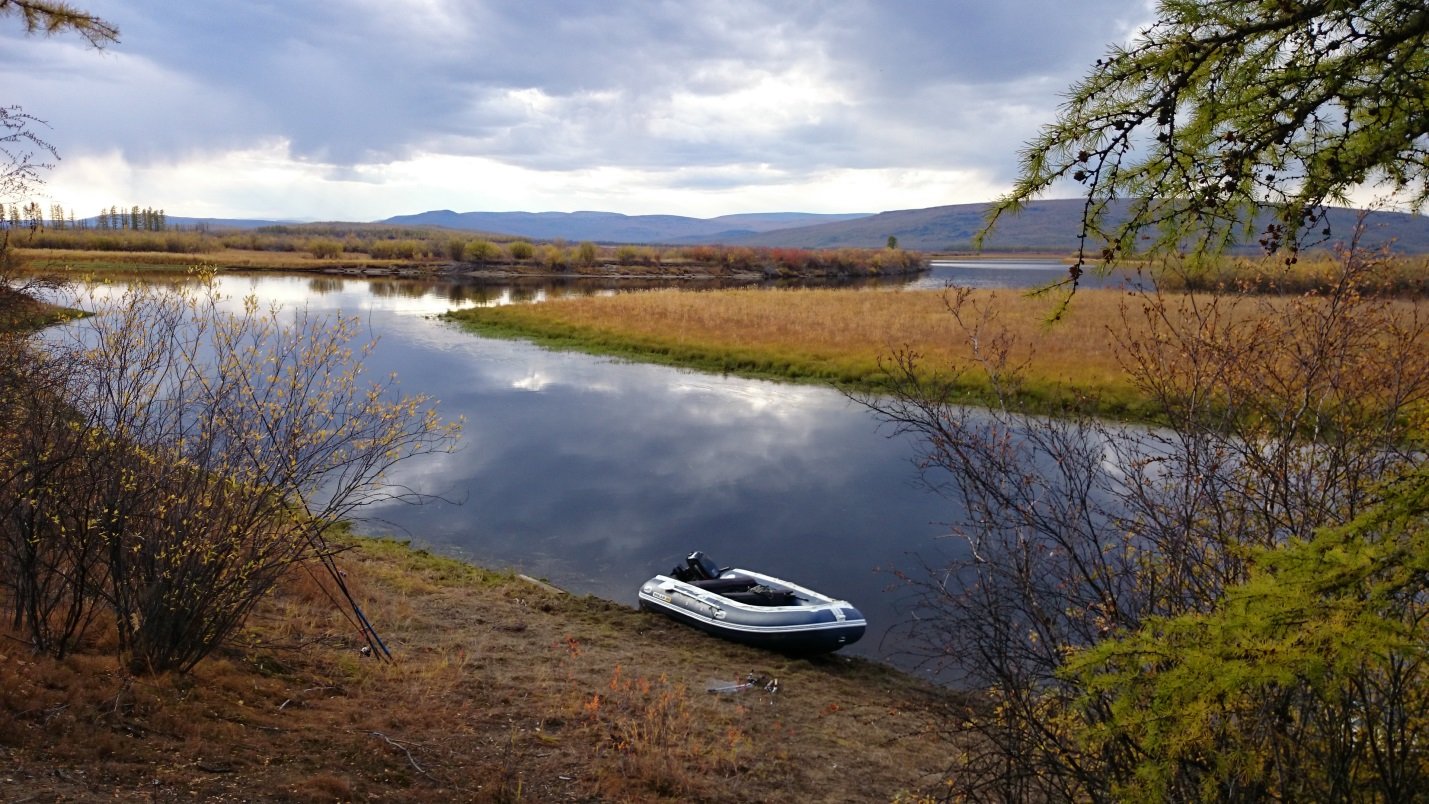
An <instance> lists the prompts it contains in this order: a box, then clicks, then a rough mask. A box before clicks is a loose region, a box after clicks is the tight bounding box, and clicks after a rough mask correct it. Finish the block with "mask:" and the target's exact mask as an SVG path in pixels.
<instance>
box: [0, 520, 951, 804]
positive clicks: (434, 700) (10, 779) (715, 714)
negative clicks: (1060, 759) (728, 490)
mask: <svg viewBox="0 0 1429 804" xmlns="http://www.w3.org/2000/svg"><path fill="white" fill-rule="evenodd" d="M340 563H341V565H342V567H343V569H344V570H345V571H346V572H347V580H348V583H349V585H350V586H352V588H353V589H354V591H355V593H356V596H357V599H358V600H359V601H360V603H361V604H362V606H363V609H364V611H365V612H366V613H367V614H368V616H369V617H370V618H371V619H372V621H373V622H374V625H375V626H376V628H377V629H378V631H379V634H380V635H381V637H382V638H383V639H384V640H385V641H386V643H387V644H388V645H389V646H391V648H392V650H393V654H394V657H395V658H394V660H393V661H392V662H390V663H386V662H380V661H378V660H377V659H375V658H372V657H370V656H363V655H362V654H361V653H360V651H359V648H360V645H361V644H363V643H362V641H361V640H360V639H359V638H358V634H357V633H356V632H355V630H354V629H353V628H352V627H351V626H350V625H349V624H348V623H347V622H346V621H345V620H344V619H343V618H342V617H340V616H339V615H338V614H337V613H335V612H334V610H333V608H332V604H331V603H330V602H329V600H328V598H327V597H326V595H325V593H324V592H323V591H322V589H321V588H320V587H319V585H318V584H317V582H316V581H315V580H314V579H313V578H312V577H309V576H307V575H305V574H295V575H294V576H292V577H289V578H288V579H287V580H286V581H285V582H284V583H283V584H282V586H281V588H280V589H279V590H278V592H277V593H276V594H275V595H273V596H272V597H270V598H269V599H267V600H266V601H265V602H264V603H263V604H262V606H261V607H260V609H259V610H258V611H256V612H255V613H254V615H253V616H252V617H250V619H249V622H248V625H247V627H246V628H245V629H244V631H243V634H242V636H241V638H240V639H239V640H237V641H236V642H235V644H234V645H232V646H230V647H229V648H228V649H226V650H224V651H222V652H221V653H219V654H217V655H215V656H214V657H212V658H210V659H208V660H206V661H204V662H203V663H201V664H200V665H199V666H198V667H197V668H196V669H195V670H194V672H193V673H192V674H191V675H188V676H178V675H165V676H159V677H149V676H141V677H132V676H129V675H127V674H126V673H124V672H122V671H121V670H120V669H119V667H118V666H117V665H116V663H115V661H114V660H112V659H110V658H108V657H107V656H106V655H103V654H104V651H103V650H102V648H104V647H106V646H105V645H103V644H100V645H96V646H93V647H94V648H95V650H94V652H92V653H91V652H83V651H82V652H80V653H77V654H74V655H71V656H69V657H67V658H66V659H64V660H61V661H56V660H53V659H49V658H45V657H36V656H32V655H30V654H29V653H28V652H27V651H25V649H24V648H23V647H22V646H21V645H20V644H18V643H16V642H13V641H8V640H7V641H5V642H4V643H0V758H3V762H4V765H5V773H4V776H5V777H6V778H5V784H6V786H7V793H6V794H5V797H7V798H8V797H9V796H10V794H21V795H19V798H21V799H24V798H26V797H29V798H32V799H34V800H65V801H109V800H114V799H134V798H144V799H153V800H169V799H173V798H184V799H202V800H205V801H237V800H252V799H254V798H261V799H263V800H275V801H314V802H316V801H333V800H354V799H380V800H384V801H413V802H416V801H433V800H443V799H445V800H459V801H527V800H529V801H683V800H701V801H713V802H724V801H727V802H739V801H768V800H779V799H785V800H791V801H850V802H854V801H889V800H892V799H893V798H894V797H895V796H897V795H899V794H900V793H914V792H917V791H920V790H925V789H928V788H930V787H933V786H936V785H937V783H938V782H939V780H940V779H941V778H942V775H943V773H944V772H945V771H946V769H947V768H948V766H949V764H950V763H951V762H953V761H954V759H955V756H956V753H957V752H956V750H955V746H953V745H952V744H950V743H948V742H945V741H944V740H943V738H941V737H940V736H939V734H940V726H941V725H942V724H944V723H947V722H950V719H951V718H956V717H958V716H959V713H960V711H961V709H960V701H959V699H958V697H957V696H956V695H954V694H952V693H950V692H948V691H947V690H943V689H940V688H936V687H933V686H931V685H928V684H925V683H922V682H919V681H918V680H916V679H914V678H912V677H910V676H908V675H906V674H903V673H900V672H898V671H896V670H893V669H892V668H889V667H887V666H884V665H880V664H877V663H873V662H869V661H865V660H861V659H858V658H853V657H844V656H840V655H838V654H834V655H830V656H825V657H818V658H814V659H792V658H789V657H784V656H781V655H779V654H774V653H768V652H763V651H758V650H754V649H752V648H746V647H743V646H739V645H734V644H730V643H726V642H723V641H721V640H717V639H714V638H712V637H708V636H705V635H703V634H700V633H698V632H696V631H693V630H692V629H689V628H686V627H683V626H680V625H677V624H675V623H673V622H671V621H669V620H667V619H665V618H662V617H658V616H656V615H652V614H646V613H642V612H639V611H637V610H635V609H634V608H633V607H630V606H625V605H621V604H616V603H610V602H607V601H602V600H598V599H594V598H588V597H576V596H571V595H567V594H564V593H561V592H560V591H559V590H554V589H552V588H550V587H548V586H545V585H542V584H538V583H535V582H532V581H531V580H528V579H524V578H522V577H521V576H517V575H514V574H510V573H502V572H492V571H488V570H483V569H480V568H477V567H474V566H471V565H468V564H464V563H461V562H458V561H454V560H451V559H446V558H441V557H437V556H434V555H431V554H429V553H426V552H424V551H421V550H415V549H411V548H410V547H407V546H405V545H403V544H401V543H396V542H391V541H384V540H368V539H356V540H354V541H353V542H352V544H351V549H350V550H349V552H347V553H346V554H345V555H344V556H343V557H342V560H341V562H340ZM633 592H634V590H633V589H632V595H633ZM104 639H105V638H104V637H100V642H101V643H102V642H103V641H104ZM751 673H752V674H753V675H754V676H755V677H756V679H757V680H758V681H759V683H758V684H756V685H755V686H754V687H752V688H750V689H745V690H739V691H732V692H718V693H712V692H709V691H707V688H708V687H710V686H712V685H719V684H721V683H725V684H729V685H733V684H734V683H736V682H742V681H744V680H745V679H746V678H747V677H748V676H749V674H751ZM775 679H777V680H778V689H777V692H776V691H770V690H768V689H765V685H767V684H768V682H771V681H773V680H775Z"/></svg>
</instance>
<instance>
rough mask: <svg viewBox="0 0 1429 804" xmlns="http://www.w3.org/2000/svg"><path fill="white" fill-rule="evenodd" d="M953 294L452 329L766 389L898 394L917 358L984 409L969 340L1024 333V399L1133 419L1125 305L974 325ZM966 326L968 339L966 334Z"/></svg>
mask: <svg viewBox="0 0 1429 804" xmlns="http://www.w3.org/2000/svg"><path fill="white" fill-rule="evenodd" d="M953 302H954V300H953V298H952V297H951V296H950V292H945V291H936V290H929V291H866V290H843V289H784V290H758V289H738V290H712V291H700V292H689V291H667V290H660V291H649V292H641V293H628V294H621V295H616V296H603V297H573V298H563V299H556V300H551V301H547V302H544V303H541V304H534V305H511V306H506V307H496V308H476V309H470V310H464V311H460V312H458V313H453V314H451V316H450V317H451V318H453V319H455V320H458V321H461V322H464V323H466V324H468V325H470V326H472V327H473V328H475V329H477V330H479V331H482V332H485V333H488V334H495V335H505V336H515V337H526V338H531V339H533V340H537V341H538V342H541V343H543V344H545V345H549V346H555V347H558V348H561V347H563V348H575V349H581V350H584V351H591V352H598V353H604V354H615V355H621V356H626V357H631V358H635V359H640V360H647V361H652V362H664V363H671V364H677V365H685V366H690V367H693V368H699V369H703V370H712V371H720V372H728V373H734V374H741V375H746V376H756V377H775V378H779V379H788V380H795V381H807V382H831V383H834V384H838V385H842V386H847V387H852V388H860V389H873V390H876V389H878V388H880V387H882V386H883V385H884V384H886V383H887V381H888V379H889V368H890V366H891V360H892V358H893V355H894V354H895V353H898V352H912V353H916V354H917V355H919V356H920V361H919V362H920V365H921V366H922V367H923V368H924V369H925V370H926V371H927V372H928V373H930V374H935V375H940V376H942V377H944V378H949V377H952V376H953V374H954V373H955V372H956V373H957V379H956V382H957V383H958V384H959V386H960V387H961V389H962V390H964V391H965V392H966V393H967V394H968V395H969V397H970V399H977V398H985V397H986V393H987V385H986V381H985V378H983V377H982V376H981V372H979V371H976V370H962V369H971V368H972V366H971V364H970V361H971V360H972V358H973V352H972V347H971V343H970V339H969V334H970V332H969V329H968V328H967V327H972V326H975V325H976V322H977V321H981V320H983V317H984V316H987V317H988V321H987V330H988V331H991V330H994V329H995V330H1000V331H1001V330H1005V331H1007V332H1009V333H1013V334H1014V336H1015V341H1016V345H1015V347H1014V350H1013V355H1012V357H1013V361H1014V362H1017V363H1023V362H1025V363H1026V372H1025V373H1026V377H1025V387H1024V393H1025V394H1026V395H1027V396H1028V398H1029V400H1030V401H1033V402H1035V403H1038V404H1040V405H1042V406H1045V407H1055V406H1057V405H1059V404H1061V403H1064V402H1065V401H1067V399H1068V398H1069V396H1072V395H1086V394H1096V395H1098V396H1099V397H1101V398H1103V400H1104V404H1108V405H1111V406H1113V407H1119V408H1126V407H1127V406H1131V405H1133V404H1134V402H1135V393H1134V391H1133V389H1132V387H1131V384H1130V381H1129V378H1128V377H1127V375H1126V372H1125V371H1124V370H1123V369H1122V367H1121V365H1120V363H1119V362H1118V360H1117V356H1116V349H1115V340H1114V338H1113V337H1112V335H1111V332H1110V330H1109V325H1110V324H1112V323H1114V322H1119V321H1120V319H1121V308H1122V306H1123V305H1125V304H1128V303H1131V304H1140V303H1141V302H1140V301H1139V300H1138V299H1136V298H1134V297H1128V296H1127V295H1126V294H1124V293H1119V292H1112V291H1105V292H1103V291H1084V292H1081V293H1079V294H1078V295H1077V298H1076V303H1075V304H1074V305H1072V306H1071V307H1070V308H1069V310H1068V311H1067V313H1066V314H1065V315H1064V316H1063V317H1062V318H1061V320H1059V321H1057V322H1056V323H1055V324H1051V323H1049V320H1048V319H1049V315H1050V314H1051V313H1052V311H1053V309H1054V303H1053V302H1052V301H1050V300H1048V299H1046V298H1044V297H1034V296H1029V295H1026V294H1021V293H1018V292H1017V291H979V292H975V293H972V294H971V295H970V297H969V300H968V304H967V305H965V306H964V308H963V311H962V312H963V319H962V320H963V322H964V323H962V324H960V323H959V320H958V319H957V318H956V317H955V316H954V315H952V314H951V312H950V305H951V304H953ZM965 325H966V326H965Z"/></svg>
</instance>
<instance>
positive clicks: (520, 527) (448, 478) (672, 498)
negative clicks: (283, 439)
mask: <svg viewBox="0 0 1429 804" xmlns="http://www.w3.org/2000/svg"><path fill="white" fill-rule="evenodd" d="M994 274H995V275H994ZM1064 275H1065V267H1064V266H1061V265H1059V264H1057V263H1049V262H1042V263H1040V264H1039V263H1022V264H1016V265H1009V264H1007V263H998V264H994V265H993V266H988V265H987V264H985V263H975V264H971V265H961V264H955V263H943V264H939V265H936V266H935V267H934V270H933V272H932V273H931V275H925V276H923V277H920V278H918V279H916V280H913V281H912V282H909V283H906V285H907V286H909V287H941V286H943V285H945V284H946V283H948V282H949V281H956V282H959V283H961V284H981V285H983V286H989V285H995V286H1021V287H1027V286H1032V285H1040V284H1045V283H1046V282H1048V281H1053V280H1055V279H1057V278H1058V277H1060V276H1064ZM219 281H220V282H221V283H222V285H221V287H222V290H223V292H224V293H225V294H227V295H229V296H231V297H233V298H235V299H237V298H242V297H243V296H246V295H256V296H257V297H258V298H259V299H260V300H261V301H263V302H264V303H265V304H266V303H269V302H280V303H282V304H284V305H286V306H290V307H296V306H306V307H307V308H308V309H310V310H312V311H315V312H331V313H337V312H341V313H343V314H345V315H359V316H361V317H362V318H363V319H364V320H365V321H367V322H368V324H369V326H370V328H371V330H372V332H373V333H374V334H376V335H377V336H378V337H379V338H380V343H379V345H378V348H377V349H376V350H375V351H374V353H373V354H372V356H371V358H370V359H369V362H368V369H369V370H370V371H371V372H373V373H375V374H377V375H385V374H386V373H388V372H396V373H397V374H398V375H399V377H400V383H401V387H402V388H403V389H404V390H406V391H409V392H420V393H426V394H429V395H431V396H433V397H435V398H437V399H439V400H440V401H441V404H440V410H441V412H442V414H443V415H444V416H446V417H456V416H462V417H464V418H465V420H466V423H465V430H464V435H463V439H462V446H461V448H460V449H459V450H458V451H457V452H455V453H453V454H448V455H436V456H425V457H423V458H421V459H419V460H414V461H411V462H409V463H407V464H405V465H403V466H402V468H401V470H400V471H399V472H398V473H397V474H396V475H395V476H394V477H393V478H392V479H393V480H394V481H395V482H397V483H400V484H404V485H407V486H410V487H412V488H415V489H417V490H419V491H422V492H424V493H428V494H434V495H439V496H440V497H442V498H444V499H446V500H448V501H449V502H433V503H429V504H426V505H421V506H410V505H401V504H393V505H389V506H384V507H381V508H378V509H375V510H371V511H370V512H369V513H370V515H371V517H372V518H371V519H370V520H368V521H365V522H363V523H360V530H361V531H363V532H365V533H368V534H380V535H395V536H399V537H402V538H410V539H412V540H413V541H414V542H415V543H417V544H419V545H423V546H427V547H430V548H433V549H436V550H439V551H441V552H445V553H450V554H454V555H457V556H460V557H462V558H465V559H468V560H470V561H473V562H476V563H478V564H482V565H485V566H491V567H502V568H507V567H509V568H513V569H516V570H518V571H520V572H524V573H527V574H530V575H533V576H536V577H541V578H545V579H547V580H549V581H550V582H551V583H553V584H555V585H557V586H560V587H562V588H565V589H567V590H570V591H572V592H575V593H582V594H593V595H597V596H600V597H603V598H607V599H610V600H614V601H620V602H624V603H629V604H631V605H634V602H635V592H636V588H637V587H638V585H639V584H640V582H641V581H643V580H645V579H646V578H648V577H649V576H650V575H652V574H654V573H655V572H657V571H664V570H667V569H669V568H670V567H671V566H672V565H673V564H675V563H677V562H678V561H679V560H680V558H681V557H682V556H683V555H684V554H685V553H687V552H688V551H690V550H693V549H701V550H704V551H706V552H707V553H709V554H710V555H711V556H712V557H714V558H715V559H716V560H718V561H720V562H721V563H723V564H726V565H736V566H743V567H747V568H750V569H756V570H759V571H763V572H768V573H770V574H773V575H777V576H782V577H787V578H789V579H791V580H795V581H797V582H799V583H802V584H804V585H806V586H810V587H812V588H815V589H818V590H820V591H822V592H825V593H827V594H831V595H834V596H837V597H843V598H846V599H848V600H850V601H852V602H853V603H854V604H855V605H857V606H859V607H860V608H861V609H862V610H863V612H864V613H865V615H866V616H867V618H868V620H869V623H870V629H869V633H868V634H867V635H866V636H865V637H864V639H863V641H862V642H860V643H858V644H857V645H854V646H852V647H851V648H848V649H846V650H847V651H848V652H850V653H854V654H858V655H862V656H867V657H872V658H878V659H882V660H888V661H893V662H895V663H897V658H898V657H897V653H898V651H899V648H900V646H899V644H898V643H897V639H896V637H893V636H890V634H889V631H890V628H892V627H893V626H894V625H895V624H896V623H897V622H898V621H899V620H900V618H901V617H902V616H903V615H902V613H901V611H900V597H899V594H898V592H897V591H896V590H890V587H891V586H893V585H894V583H893V582H894V577H893V576H892V575H891V574H890V573H891V571H892V570H895V569H900V568H902V569H914V568H916V567H917V566H919V563H920V560H919V557H920V556H921V557H922V558H927V559H932V560H937V557H938V556H940V555H943V554H945V551H956V550H959V549H961V546H960V545H959V544H958V543H957V542H956V541H955V540H951V539H944V538H941V537H943V536H944V535H945V533H946V530H947V529H946V526H944V525H943V524H941V523H944V522H947V521H950V520H952V519H955V518H956V514H957V512H956V511H955V510H952V509H951V506H952V505H953V503H952V502H951V501H950V500H948V499H945V498H941V497H938V496H936V495H934V494H932V493H930V492H928V491H927V490H925V489H924V488H923V487H922V486H920V485H919V484H918V483H917V472H916V470H915V468H914V466H913V463H912V459H913V457H914V447H915V445H914V444H913V443H912V442H911V441H910V440H908V439H906V438H902V437H889V433H888V432H887V431H886V429H881V428H880V426H879V423H878V422H877V421H876V420H875V419H874V418H873V417H872V416H871V415H870V414H869V413H868V412H867V411H866V410H865V409H863V408H862V407H860V406H859V405H857V404H854V403H852V402H850V401H848V400H847V399H845V398H844V397H843V396H842V395H840V394H839V393H837V392H835V391H833V390H830V389H826V388H819V387H808V386H795V385H787V384H780V383H774V382H764V381H756V380H746V379H739V378H731V377H721V376H712V375H708V374H701V373H694V372H689V371H684V370H679V369H673V368H668V367H660V366H650V365H643V364H634V363H627V362H620V361H615V360H611V359H607V358H600V357H592V356H587V355H582V354H576V353H569V352H552V351H546V350H543V349H540V348H537V347H535V346H532V345H530V344H527V343H524V342H518V341H503V340H493V339H488V338H481V337H477V336H474V335H471V334H469V333H466V332H463V331H461V330H459V329H457V328H455V327H454V326H452V325H449V324H447V323H445V322H443V321H440V320H438V319H437V318H435V315H436V314H438V313H441V312H443V311H445V310H448V309H451V308H453V307H462V306H469V305H472V304H492V303H507V302H511V301H520V300H524V299H541V298H544V297H547V296H549V295H556V294H560V293H580V292H591V290H590V289H589V288H582V287H580V286H579V285H578V284H577V285H572V284H569V283H568V284H567V285H565V286H561V287H536V288H530V287H528V288H511V287H506V286H501V285H490V284H481V283H469V282H468V283H461V282H431V281H421V282H417V281H397V280H380V281H375V280H366V279H357V278H346V277H331V276H321V277H314V276H292V275H287V276H274V275H262V276H251V277H242V276H232V275H225V276H223V277H221V279H220V280H219ZM885 287H886V286H885ZM597 292H614V291H613V289H611V288H609V287H601V288H598V289H597ZM870 292H883V291H870ZM895 292H896V291H895ZM377 616H378V618H379V619H380V614H378V615H377ZM691 636H692V638H701V637H697V635H695V634H693V633H692V635H691Z"/></svg>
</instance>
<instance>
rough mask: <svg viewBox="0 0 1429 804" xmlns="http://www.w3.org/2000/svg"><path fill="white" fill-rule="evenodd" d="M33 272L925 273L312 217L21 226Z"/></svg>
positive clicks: (875, 255)
mask: <svg viewBox="0 0 1429 804" xmlns="http://www.w3.org/2000/svg"><path fill="white" fill-rule="evenodd" d="M13 245H14V246H15V248H16V250H17V252H18V254H19V256H20V257H21V258H22V259H23V260H24V261H25V262H26V263H27V264H28V265H29V266H30V269H31V270H35V271H45V270H66V271H75V270H137V271H168V270H183V269H185V268H187V267H189V266H192V265H194V264H204V265H209V266H212V267H214V268H217V269H221V270H287V271H318V272H326V273H345V274H354V275H373V276H393V275H396V276H427V275H432V274H440V275H447V276H473V277H493V278H495V277H511V276H522V277H585V276H598V277H602V278H637V279H638V278H676V279H678V278H698V277H719V278H728V279H747V280H751V281H752V280H768V279H796V278H804V279H807V278H845V277H877V276H897V275H905V274H913V273H918V272H921V271H924V270H926V269H927V258H926V257H925V256H924V255H923V254H921V253H919V252H914V251H907V250H904V249H900V248H896V247H890V248H882V249H869V248H844V249H802V248H749V247H736V246H718V245H684V246H649V245H609V244H597V243H593V242H590V241H583V242H580V243H570V242H567V241H564V240H556V241H550V242H532V241H529V240H524V239H518V238H509V237H506V236H499V235H492V236H484V235H480V234H477V233H472V232H461V231H457V230H447V229H436V228H430V227H399V226H391V225H376V224H367V225H340V224H305V225H301V226H298V225H295V226H268V227H261V228H258V229H253V230H217V231H193V230H190V231H142V230H127V229H61V230H50V229H45V230H38V231H31V232H22V233H20V234H18V235H16V236H15V239H14V243H13Z"/></svg>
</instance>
